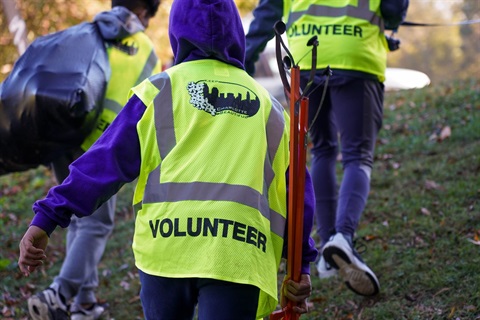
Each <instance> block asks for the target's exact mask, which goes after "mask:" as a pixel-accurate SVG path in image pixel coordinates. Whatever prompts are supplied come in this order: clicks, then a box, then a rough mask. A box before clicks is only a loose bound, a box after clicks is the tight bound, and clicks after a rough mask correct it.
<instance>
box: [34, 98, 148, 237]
mask: <svg viewBox="0 0 480 320" xmlns="http://www.w3.org/2000/svg"><path fill="white" fill-rule="evenodd" d="M145 109H146V107H145V105H144V104H143V103H142V102H141V101H140V99H138V97H136V96H133V97H132V98H131V99H130V100H129V102H128V103H127V104H126V105H125V107H124V108H123V109H122V111H121V112H120V113H119V114H118V116H117V117H116V118H115V120H114V121H113V122H112V124H111V125H110V126H109V128H108V129H107V130H106V131H105V132H104V134H103V135H102V136H101V137H100V138H99V139H98V140H97V141H96V142H95V143H94V144H93V146H92V147H91V148H90V149H89V150H88V151H87V152H86V153H84V154H83V155H82V156H81V157H80V158H78V159H77V160H76V161H74V162H73V163H72V164H71V165H70V166H69V169H70V175H69V176H68V177H67V178H66V179H65V181H64V182H63V183H62V184H61V185H58V186H55V187H53V188H52V189H50V191H49V192H48V194H47V196H46V197H45V198H44V199H43V200H39V201H36V202H35V203H34V204H33V211H34V213H35V216H34V218H33V220H32V222H31V225H35V226H37V227H39V228H41V229H43V230H45V232H47V234H48V235H50V234H51V233H52V232H53V230H54V229H55V228H56V226H57V225H59V226H61V227H62V228H65V227H67V226H68V225H69V223H70V218H71V216H72V215H73V214H74V215H76V216H78V217H83V216H88V215H91V214H92V213H93V212H94V211H95V210H96V209H97V208H98V207H99V206H100V205H101V204H102V203H104V202H105V201H107V200H108V199H109V198H110V197H111V196H113V195H114V194H116V193H117V192H118V190H119V189H120V188H121V187H122V186H123V185H124V184H125V183H128V182H131V181H133V180H135V179H136V178H137V177H138V175H139V172H140V161H141V160H140V142H139V139H138V134H137V129H136V125H137V122H138V121H139V120H140V119H141V117H142V115H143V113H144V112H145Z"/></svg>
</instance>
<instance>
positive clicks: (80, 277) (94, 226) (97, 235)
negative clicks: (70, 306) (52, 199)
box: [52, 154, 117, 304]
mask: <svg viewBox="0 0 480 320" xmlns="http://www.w3.org/2000/svg"><path fill="white" fill-rule="evenodd" d="M79 155H80V154H75V155H68V156H65V157H63V158H61V159H58V160H56V161H55V162H53V163H52V167H53V171H54V173H55V177H56V178H57V181H58V182H59V183H60V182H62V181H63V180H64V179H65V178H66V177H67V175H68V165H69V164H70V163H71V162H72V161H73V160H74V159H76V158H77V157H78V156H79ZM116 199H117V198H116V195H114V196H113V197H111V198H110V199H109V200H108V201H107V202H105V203H104V204H103V205H102V206H100V207H99V208H98V209H97V210H96V211H95V212H94V213H93V214H92V215H91V216H88V217H84V218H77V217H76V216H72V220H71V222H70V226H69V227H68V229H67V248H66V255H65V259H64V261H63V264H62V268H61V270H60V274H58V275H57V276H56V277H55V278H54V280H53V282H54V283H58V284H59V285H60V293H61V294H62V295H63V296H64V297H65V299H66V300H67V301H69V300H70V299H71V298H73V299H74V301H73V303H75V304H87V303H95V302H97V299H96V296H95V289H96V288H97V287H98V269H97V266H98V263H99V262H100V260H101V258H102V256H103V252H104V251H105V246H106V244H107V240H108V238H109V236H110V234H111V233H112V231H113V226H114V214H115V205H116Z"/></svg>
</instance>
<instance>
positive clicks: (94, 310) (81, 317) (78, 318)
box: [70, 303, 108, 320]
mask: <svg viewBox="0 0 480 320" xmlns="http://www.w3.org/2000/svg"><path fill="white" fill-rule="evenodd" d="M107 309H108V304H106V303H104V304H102V303H95V304H94V305H93V306H92V307H91V308H88V309H85V308H82V306H80V305H78V304H72V306H71V308H70V312H71V320H96V319H100V317H102V316H104V315H105V314H106V312H107Z"/></svg>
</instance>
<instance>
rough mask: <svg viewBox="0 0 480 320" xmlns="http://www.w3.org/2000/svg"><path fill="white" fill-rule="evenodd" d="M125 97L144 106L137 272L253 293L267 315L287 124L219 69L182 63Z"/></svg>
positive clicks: (278, 246) (272, 303)
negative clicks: (255, 291)
mask: <svg viewBox="0 0 480 320" xmlns="http://www.w3.org/2000/svg"><path fill="white" fill-rule="evenodd" d="M132 92H133V93H135V94H136V95H137V96H138V97H139V98H140V99H141V100H142V101H143V103H144V104H145V105H146V106H147V109H146V111H145V113H144V115H143V117H142V118H141V120H140V121H139V122H138V125H137V130H138V136H139V139H140V149H141V151H140V152H141V169H140V175H139V178H138V183H137V187H136V190H135V195H134V207H135V211H136V214H137V216H136V223H135V235H134V241H133V245H132V247H133V251H134V254H135V261H136V265H137V267H138V268H139V269H140V270H142V271H143V272H146V273H148V274H151V275H156V276H163V277H171V278H186V277H199V278H213V279H219V280H225V281H230V282H235V283H242V284H249V285H254V286H256V287H258V288H260V299H259V307H258V311H257V315H258V317H259V318H260V317H264V316H266V315H268V314H270V313H271V312H272V311H273V310H274V309H275V307H276V305H277V303H278V299H277V271H278V266H279V263H280V260H281V254H282V248H283V237H284V230H285V223H286V213H287V207H286V178H285V173H286V170H287V166H288V161H289V159H288V156H289V151H288V140H289V137H288V133H289V131H288V126H289V118H288V115H287V114H286V112H285V111H284V110H283V108H282V106H281V104H280V103H278V102H277V101H275V102H273V103H272V100H271V97H270V95H269V93H268V92H267V91H266V90H265V89H264V88H263V87H261V86H260V85H259V84H258V83H257V82H255V80H253V79H252V78H250V77H248V76H247V74H246V73H245V71H243V70H241V69H239V68H236V67H233V66H231V65H228V64H225V63H223V62H220V61H217V60H197V61H190V62H186V63H182V64H179V65H177V66H174V67H172V68H170V69H168V70H166V71H165V72H162V73H160V74H158V75H155V76H153V77H150V78H149V79H148V80H146V81H144V82H143V83H141V84H140V85H138V86H136V87H135V88H133V89H132Z"/></svg>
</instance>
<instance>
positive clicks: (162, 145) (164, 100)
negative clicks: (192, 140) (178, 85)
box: [150, 73, 176, 159]
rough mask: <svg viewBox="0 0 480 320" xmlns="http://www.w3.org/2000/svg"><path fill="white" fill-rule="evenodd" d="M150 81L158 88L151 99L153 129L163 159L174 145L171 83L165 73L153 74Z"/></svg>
mask: <svg viewBox="0 0 480 320" xmlns="http://www.w3.org/2000/svg"><path fill="white" fill-rule="evenodd" d="M150 81H151V82H152V84H153V85H154V86H155V87H157V89H158V90H159V93H158V95H157V96H156V97H155V99H154V100H153V104H154V108H155V130H156V132H157V143H158V150H160V157H161V158H162V159H165V157H166V156H167V155H168V153H169V152H170V150H172V148H173V147H174V146H175V144H176V140H175V130H174V123H173V108H172V84H171V82H170V78H169V77H168V75H167V74H166V73H159V74H158V75H156V76H153V77H152V78H151V79H150Z"/></svg>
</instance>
